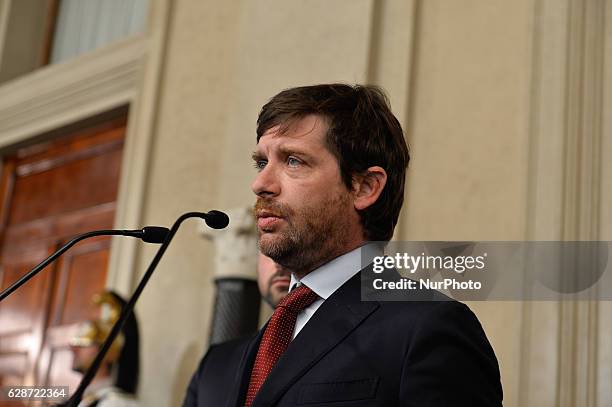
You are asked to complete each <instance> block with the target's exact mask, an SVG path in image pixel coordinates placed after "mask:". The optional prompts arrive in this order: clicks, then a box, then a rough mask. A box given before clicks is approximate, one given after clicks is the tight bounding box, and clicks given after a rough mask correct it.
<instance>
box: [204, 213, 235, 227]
mask: <svg viewBox="0 0 612 407" xmlns="http://www.w3.org/2000/svg"><path fill="white" fill-rule="evenodd" d="M204 222H206V224H207V225H208V226H209V227H211V228H213V229H223V228H224V227H226V226H227V225H229V216H227V215H226V214H225V213H223V212H221V211H215V210H212V211H209V212H208V213H206V214H205V216H204Z"/></svg>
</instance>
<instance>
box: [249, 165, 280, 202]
mask: <svg viewBox="0 0 612 407" xmlns="http://www.w3.org/2000/svg"><path fill="white" fill-rule="evenodd" d="M251 189H252V190H253V192H254V193H255V195H257V196H261V197H263V196H276V195H278V194H279V193H280V184H279V182H278V176H277V174H276V171H275V168H274V167H273V166H272V165H271V164H270V163H268V164H266V166H265V167H264V168H263V169H262V170H261V171H259V173H258V174H257V176H256V177H255V180H254V181H253V184H251Z"/></svg>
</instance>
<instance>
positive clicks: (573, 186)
mask: <svg viewBox="0 0 612 407" xmlns="http://www.w3.org/2000/svg"><path fill="white" fill-rule="evenodd" d="M534 11H535V12H534V16H535V18H534V33H533V54H532V57H533V65H532V78H531V79H532V93H531V101H530V102H531V112H532V113H531V118H530V143H531V145H530V161H529V166H530V168H529V174H530V175H531V177H530V184H529V192H528V202H527V213H528V216H527V222H528V224H527V231H528V232H527V239H529V240H598V239H599V238H600V235H599V225H600V223H601V216H600V214H601V212H600V210H599V208H600V196H601V188H602V187H603V184H602V182H603V181H602V177H601V144H602V137H603V132H602V109H603V98H602V89H603V85H604V83H603V79H604V77H603V66H604V46H603V45H604V37H605V29H604V28H605V20H604V15H605V0H536V1H535V9H534ZM598 307H599V304H598V303H597V302H596V301H587V302H567V301H566V302H560V303H546V304H541V303H534V304H532V303H526V304H525V307H524V314H523V317H524V320H523V335H522V355H521V356H522V357H521V374H520V377H521V382H520V388H519V393H520V395H521V399H520V403H519V404H520V405H557V406H568V407H569V406H575V405H580V406H586V407H589V406H598V405H603V404H600V403H604V400H599V401H598V400H597V386H598V383H597V371H598V364H599V363H604V362H602V361H599V360H598V358H597V346H598V343H597V338H598ZM599 385H600V386H601V385H603V386H606V385H607V384H606V383H599ZM552 389H554V391H552Z"/></svg>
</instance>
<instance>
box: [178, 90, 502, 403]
mask: <svg viewBox="0 0 612 407" xmlns="http://www.w3.org/2000/svg"><path fill="white" fill-rule="evenodd" d="M253 160H254V161H255V167H256V168H257V170H258V174H257V176H256V178H255V180H254V182H253V184H252V189H253V192H254V193H255V195H256V196H257V201H256V204H255V216H256V217H257V227H258V231H259V245H260V249H261V251H262V252H263V253H264V254H265V255H267V256H269V257H270V258H272V259H273V260H274V261H275V262H276V263H278V264H280V265H281V266H282V267H284V268H286V269H288V270H290V271H291V285H290V287H291V288H290V291H289V294H288V295H287V297H285V298H284V299H283V300H282V301H281V302H280V303H279V305H278V307H277V308H276V310H275V312H274V314H273V315H272V317H271V318H270V320H269V321H268V323H267V324H266V326H265V327H264V328H262V330H261V331H260V332H259V333H258V334H257V335H256V336H254V337H253V338H251V339H250V340H248V341H244V342H241V343H240V344H239V345H235V344H230V345H220V346H218V347H217V348H216V349H214V350H211V351H210V352H208V354H207V356H206V357H205V358H204V359H203V360H202V362H201V364H200V366H199V368H198V370H197V371H196V373H195V374H194V376H193V379H192V381H191V383H190V386H189V389H188V392H187V397H186V399H185V404H184V405H185V406H232V407H234V406H246V407H251V406H253V407H255V406H257V407H263V406H300V405H306V406H336V405H337V406H384V407H390V406H421V407H422V406H425V407H432V406H440V407H442V406H444V407H447V406H471V407H474V406H500V405H501V402H502V389H501V384H500V377H499V368H498V364H497V360H496V358H495V355H494V353H493V350H492V348H491V346H490V344H489V342H488V340H487V338H486V336H485V334H484V332H483V330H482V327H481V326H480V323H479V322H478V320H477V319H476V317H475V316H474V314H473V313H472V312H471V311H470V310H469V309H468V308H467V307H466V306H465V305H463V304H461V303H458V302H456V301H450V300H448V298H446V297H444V296H442V295H441V294H438V293H431V296H432V300H431V301H404V302H396V301H393V302H391V301H389V302H385V301H364V300H363V299H362V297H361V287H362V281H361V280H362V277H364V278H367V276H371V272H369V271H371V266H367V264H368V261H367V258H373V256H375V255H378V254H380V253H378V252H377V249H376V247H377V246H376V245H367V242H370V241H382V242H385V241H389V240H390V239H391V237H392V235H393V230H394V227H395V225H396V223H397V220H398V217H399V212H400V209H401V207H402V204H403V198H404V181H405V172H406V168H407V166H408V161H409V154H408V148H407V146H406V142H405V139H404V135H403V132H402V129H401V126H400V124H399V122H398V121H397V119H396V118H395V117H394V116H393V114H392V113H391V110H390V107H389V104H388V101H387V99H386V97H385V95H384V93H383V92H382V91H381V90H379V89H378V88H375V87H370V86H348V85H342V84H331V85H316V86H306V87H299V88H293V89H288V90H285V91H283V92H281V93H279V94H278V95H276V96H274V97H273V98H272V99H271V100H270V101H269V102H268V103H267V104H266V105H264V107H263V108H262V110H261V112H260V115H259V118H258V121H257V148H256V150H255V152H254V154H253ZM364 258H366V261H364Z"/></svg>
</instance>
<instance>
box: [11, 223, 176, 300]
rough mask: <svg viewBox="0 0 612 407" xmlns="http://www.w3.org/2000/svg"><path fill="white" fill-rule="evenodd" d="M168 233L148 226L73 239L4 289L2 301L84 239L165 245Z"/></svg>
mask: <svg viewBox="0 0 612 407" xmlns="http://www.w3.org/2000/svg"><path fill="white" fill-rule="evenodd" d="M166 233H167V229H166V228H162V227H157V226H147V227H145V228H143V229H142V230H112V229H111V230H95V231H93V232H87V233H83V234H81V235H78V236H76V237H75V238H73V239H71V240H70V241H69V242H68V243H66V244H65V245H64V246H62V247H61V248H60V249H59V250H57V251H56V252H55V253H53V254H52V255H50V256H49V257H47V258H46V259H45V260H43V261H42V262H40V263H39V264H38V265H37V266H36V267H34V268H33V269H32V270H30V271H29V272H28V273H27V274H25V275H23V276H22V277H21V278H20V279H19V280H17V281H16V282H14V283H13V284H11V285H10V286H9V287H8V288H6V289H4V290H3V291H2V292H1V293H0V301H2V300H4V299H5V298H6V297H8V296H9V295H11V293H12V292H13V291H15V290H16V289H18V288H19V287H21V286H22V285H24V284H25V283H26V282H27V281H28V280H30V279H31V278H32V277H34V276H35V275H36V274H38V273H40V272H41V271H42V270H43V269H44V268H45V267H47V266H48V265H49V264H50V263H51V262H53V261H54V260H55V259H57V258H58V257H59V256H61V255H62V254H64V252H66V250H68V249H70V248H71V247H72V246H74V245H75V244H77V243H78V242H80V241H81V240H84V239H89V238H90V237H95V236H117V235H119V236H132V237H139V238H141V239H143V240H144V241H145V242H149V243H163V240H161V241H160V239H161V238H163V237H164V236H165V234H166Z"/></svg>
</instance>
